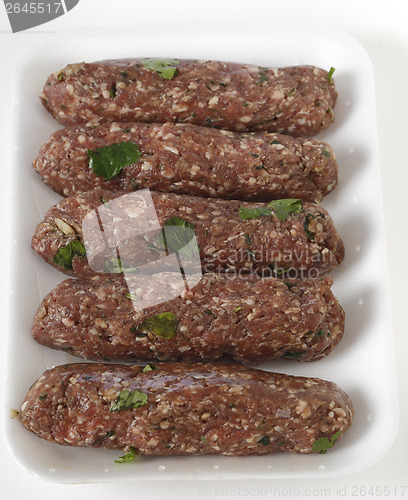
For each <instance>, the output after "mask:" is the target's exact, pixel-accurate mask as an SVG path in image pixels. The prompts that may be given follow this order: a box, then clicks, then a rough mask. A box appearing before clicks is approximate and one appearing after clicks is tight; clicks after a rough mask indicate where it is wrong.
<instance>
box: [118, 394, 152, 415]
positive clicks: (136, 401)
mask: <svg viewBox="0 0 408 500" xmlns="http://www.w3.org/2000/svg"><path fill="white" fill-rule="evenodd" d="M146 404H147V395H146V394H145V393H144V392H140V391H137V390H136V391H133V392H130V391H128V390H127V389H125V390H123V391H120V393H119V395H118V397H117V398H116V399H115V401H114V403H113V405H112V406H111V409H110V411H111V412H115V411H117V412H119V411H122V410H130V409H131V408H139V407H140V406H145V405H146Z"/></svg>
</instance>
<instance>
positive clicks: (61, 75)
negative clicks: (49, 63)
mask: <svg viewBox="0 0 408 500" xmlns="http://www.w3.org/2000/svg"><path fill="white" fill-rule="evenodd" d="M57 78H58V80H59V81H60V82H62V80H63V79H64V72H63V71H60V72H59V73H58V76H57Z"/></svg>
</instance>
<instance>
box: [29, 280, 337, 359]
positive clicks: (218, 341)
mask: <svg viewBox="0 0 408 500" xmlns="http://www.w3.org/2000/svg"><path fill="white" fill-rule="evenodd" d="M176 281H177V275H176V276H174V274H173V273H161V274H158V275H152V276H137V277H135V278H134V282H132V281H130V283H129V279H128V280H125V278H124V277H123V276H121V275H115V276H112V275H107V276H102V275H100V276H96V277H94V278H92V279H78V280H74V279H69V280H66V281H64V282H63V283H60V284H59V285H58V286H57V287H56V288H55V289H54V290H52V291H51V292H50V293H49V294H48V295H47V296H46V297H45V298H44V300H43V301H42V303H41V305H40V307H39V309H38V311H37V314H36V316H35V319H34V324H33V329H32V333H33V336H34V338H35V340H37V341H38V342H39V343H41V344H43V345H45V346H47V347H52V348H53V349H60V350H63V351H66V352H68V353H70V354H73V355H75V356H80V357H83V358H86V359H92V360H97V361H108V360H117V361H119V360H120V361H140V360H147V361H151V360H161V361H165V360H174V361H175V360H179V361H186V360H189V361H193V360H195V361H200V360H218V359H222V358H223V357H225V356H226V357H229V358H232V359H234V360H235V361H238V362H243V363H260V362H263V361H269V360H272V359H279V358H283V359H294V360H299V361H315V360H318V359H320V358H322V357H324V356H326V355H327V354H329V353H330V352H331V350H332V349H333V348H334V347H335V346H336V345H337V343H338V342H339V341H340V339H341V337H342V335H343V332H344V312H343V310H342V308H341V306H340V305H339V303H338V302H337V300H336V299H335V297H334V295H333V293H332V292H331V290H330V286H331V284H332V280H331V279H330V278H327V277H326V278H322V279H320V280H308V281H303V282H302V281H300V282H296V281H291V280H289V281H282V280H280V279H278V278H264V279H261V278H256V277H254V276H247V277H229V276H225V275H215V274H206V275H204V276H203V277H202V279H201V280H200V282H199V283H198V284H197V285H196V286H194V288H192V289H191V290H189V291H188V292H187V293H185V294H183V296H178V297H175V298H174V299H172V300H169V301H166V302H161V293H162V291H163V290H167V289H169V288H171V287H172V286H173V283H175V282H176ZM129 285H130V286H129ZM146 295H149V296H150V297H152V296H153V297H154V300H155V301H156V302H157V305H153V306H152V307H149V308H147V309H142V310H139V309H138V308H136V307H135V306H137V304H138V302H139V298H140V297H144V296H146ZM153 297H152V298H153ZM160 314H167V315H169V314H170V315H172V316H171V317H172V319H173V320H174V321H175V323H174V324H173V327H172V328H171V329H168V331H164V332H160V331H159V332H157V331H156V330H155V329H154V328H149V326H148V324H149V318H150V320H151V318H153V317H155V318H160V316H158V315H160ZM162 317H163V316H162ZM164 326H165V325H164ZM166 333H167V334H171V335H172V336H171V337H170V338H166V336H164V337H163V334H164V335H166Z"/></svg>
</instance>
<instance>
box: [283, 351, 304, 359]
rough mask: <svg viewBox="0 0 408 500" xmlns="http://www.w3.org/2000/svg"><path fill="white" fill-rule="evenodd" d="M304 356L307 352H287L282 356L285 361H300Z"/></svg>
mask: <svg viewBox="0 0 408 500" xmlns="http://www.w3.org/2000/svg"><path fill="white" fill-rule="evenodd" d="M303 354H306V351H285V352H284V353H283V354H282V358H284V359H298V358H301V357H302V356H303Z"/></svg>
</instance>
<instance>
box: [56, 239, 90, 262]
mask: <svg viewBox="0 0 408 500" xmlns="http://www.w3.org/2000/svg"><path fill="white" fill-rule="evenodd" d="M75 255H78V256H79V257H85V255H86V251H85V246H84V245H83V244H82V243H81V242H80V241H78V240H72V241H70V242H69V243H68V244H67V245H65V247H61V248H60V249H59V250H58V252H57V253H56V254H55V255H54V258H53V259H52V260H53V262H54V263H55V264H57V266H61V267H63V268H64V269H72V259H73V258H74V256H75Z"/></svg>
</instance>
